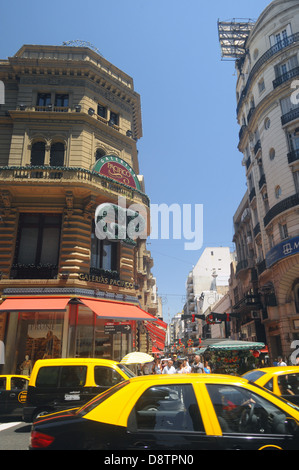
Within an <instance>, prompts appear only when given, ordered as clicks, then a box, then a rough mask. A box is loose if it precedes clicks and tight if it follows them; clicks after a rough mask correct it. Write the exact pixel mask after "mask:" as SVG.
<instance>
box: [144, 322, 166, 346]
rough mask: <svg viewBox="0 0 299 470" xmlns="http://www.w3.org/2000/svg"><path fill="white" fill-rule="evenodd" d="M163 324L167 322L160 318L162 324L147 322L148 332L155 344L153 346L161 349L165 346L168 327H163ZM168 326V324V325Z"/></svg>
mask: <svg viewBox="0 0 299 470" xmlns="http://www.w3.org/2000/svg"><path fill="white" fill-rule="evenodd" d="M161 324H164V325H166V323H164V322H162V321H161V320H160V326H158V325H159V322H157V323H156V322H155V323H154V324H153V323H147V322H146V323H145V327H146V329H147V331H148V334H149V336H150V339H151V341H152V344H153V348H156V349H159V350H160V351H163V349H164V347H165V338H166V328H164V327H163V328H161ZM166 326H167V325H166Z"/></svg>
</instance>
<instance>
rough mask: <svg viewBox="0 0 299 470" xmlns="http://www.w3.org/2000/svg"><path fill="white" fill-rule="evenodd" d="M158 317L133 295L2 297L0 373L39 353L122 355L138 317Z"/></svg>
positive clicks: (38, 356) (133, 334) (129, 344)
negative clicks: (126, 298) (123, 297)
mask: <svg viewBox="0 0 299 470" xmlns="http://www.w3.org/2000/svg"><path fill="white" fill-rule="evenodd" d="M156 320H157V319H156V318H155V317H153V316H152V315H150V314H148V313H147V312H145V311H144V310H142V309H141V308H140V307H139V306H138V304H137V303H133V302H132V301H120V300H110V299H105V298H95V297H86V296H74V295H72V296H55V297H54V296H39V297H37V296H29V295H27V296H19V297H6V298H5V299H4V301H3V303H2V304H1V305H0V341H2V343H3V345H4V351H5V352H4V361H3V365H1V364H0V372H2V373H22V368H23V364H24V361H25V360H27V361H28V360H29V361H30V367H32V366H33V364H34V363H35V361H37V360H38V359H43V358H60V357H95V358H97V357H98V358H100V357H101V358H106V359H114V360H121V358H122V357H123V356H125V355H126V354H127V353H129V352H131V351H132V350H134V349H135V347H136V343H135V341H136V329H137V328H136V327H137V324H138V322H143V321H146V322H147V323H149V322H156Z"/></svg>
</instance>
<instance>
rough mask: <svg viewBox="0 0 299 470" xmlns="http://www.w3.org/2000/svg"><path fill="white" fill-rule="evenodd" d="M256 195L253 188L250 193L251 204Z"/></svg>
mask: <svg viewBox="0 0 299 470" xmlns="http://www.w3.org/2000/svg"><path fill="white" fill-rule="evenodd" d="M255 196H256V194H255V188H252V190H251V191H250V193H249V202H252V201H253V199H254V198H255Z"/></svg>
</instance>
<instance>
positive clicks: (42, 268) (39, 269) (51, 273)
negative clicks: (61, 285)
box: [10, 264, 58, 279]
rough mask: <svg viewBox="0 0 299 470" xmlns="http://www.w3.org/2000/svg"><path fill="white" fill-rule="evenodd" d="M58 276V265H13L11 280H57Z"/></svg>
mask: <svg viewBox="0 0 299 470" xmlns="http://www.w3.org/2000/svg"><path fill="white" fill-rule="evenodd" d="M57 274H58V267H57V266H56V265H50V264H47V265H37V266H35V265H32V264H13V265H12V268H11V272H10V279H56V278H57Z"/></svg>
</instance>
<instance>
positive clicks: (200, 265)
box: [184, 247, 233, 339]
mask: <svg viewBox="0 0 299 470" xmlns="http://www.w3.org/2000/svg"><path fill="white" fill-rule="evenodd" d="M232 259H233V254H232V253H231V252H230V249H229V247H208V248H205V249H204V250H203V252H202V254H201V256H200V258H199V260H198V262H197V263H196V265H195V266H194V268H193V269H192V270H191V271H190V273H189V275H188V278H187V282H186V304H185V308H184V314H185V315H191V316H192V315H196V314H197V315H205V314H206V312H207V313H210V312H211V308H212V306H213V305H214V304H216V303H217V302H218V301H219V300H220V299H221V298H222V297H223V295H225V294H226V292H227V291H228V286H229V278H230V264H231V261H232ZM185 328H186V330H187V331H188V338H191V339H198V338H199V337H200V338H202V337H205V336H209V335H210V328H209V325H208V324H206V323H205V321H203V320H199V321H198V320H197V319H196V321H192V320H190V319H188V320H187V321H186V322H185Z"/></svg>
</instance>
